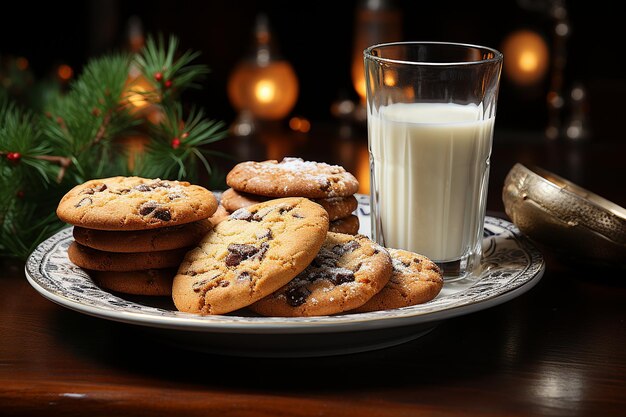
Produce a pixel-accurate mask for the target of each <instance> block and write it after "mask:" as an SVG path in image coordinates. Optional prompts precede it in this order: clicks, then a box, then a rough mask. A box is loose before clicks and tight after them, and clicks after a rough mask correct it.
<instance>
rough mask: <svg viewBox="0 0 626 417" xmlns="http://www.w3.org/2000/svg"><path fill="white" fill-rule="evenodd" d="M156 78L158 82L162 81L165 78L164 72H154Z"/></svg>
mask: <svg viewBox="0 0 626 417" xmlns="http://www.w3.org/2000/svg"><path fill="white" fill-rule="evenodd" d="M154 79H155V80H157V81H158V82H161V80H162V79H163V73H162V72H155V73H154Z"/></svg>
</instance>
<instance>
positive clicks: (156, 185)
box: [150, 181, 171, 189]
mask: <svg viewBox="0 0 626 417" xmlns="http://www.w3.org/2000/svg"><path fill="white" fill-rule="evenodd" d="M150 187H152V189H155V188H170V187H171V185H170V184H169V183H167V182H164V181H155V182H153V183H152V184H150Z"/></svg>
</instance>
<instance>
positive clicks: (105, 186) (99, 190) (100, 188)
mask: <svg viewBox="0 0 626 417" xmlns="http://www.w3.org/2000/svg"><path fill="white" fill-rule="evenodd" d="M106 189H107V185H106V184H100V185H98V186H97V187H96V188H95V191H96V192H98V193H100V192H102V191H104V190H106Z"/></svg>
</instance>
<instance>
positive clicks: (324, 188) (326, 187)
mask: <svg viewBox="0 0 626 417" xmlns="http://www.w3.org/2000/svg"><path fill="white" fill-rule="evenodd" d="M329 189H330V181H328V180H326V181H325V182H324V184H320V190H322V191H328V190H329Z"/></svg>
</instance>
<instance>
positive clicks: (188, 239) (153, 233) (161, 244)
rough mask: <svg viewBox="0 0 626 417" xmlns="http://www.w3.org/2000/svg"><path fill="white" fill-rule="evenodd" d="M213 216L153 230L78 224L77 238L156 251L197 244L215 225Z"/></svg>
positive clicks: (115, 248)
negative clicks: (102, 227) (102, 228)
mask: <svg viewBox="0 0 626 417" xmlns="http://www.w3.org/2000/svg"><path fill="white" fill-rule="evenodd" d="M212 227H213V226H212V224H211V222H210V220H209V219H204V220H199V221H197V222H192V223H187V224H182V225H179V226H170V227H162V228H159V229H149V230H131V231H116V230H113V231H111V230H96V229H86V228H84V227H79V226H74V230H73V235H74V240H75V241H76V242H78V243H80V244H81V245H83V246H88V247H90V248H93V249H98V250H101V251H108V252H127V253H135V252H154V251H163V250H170V249H179V248H186V247H190V246H195V245H196V244H197V243H198V242H200V240H201V239H202V238H203V237H204V235H206V234H207V233H208V231H209V230H211V228H212Z"/></svg>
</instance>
